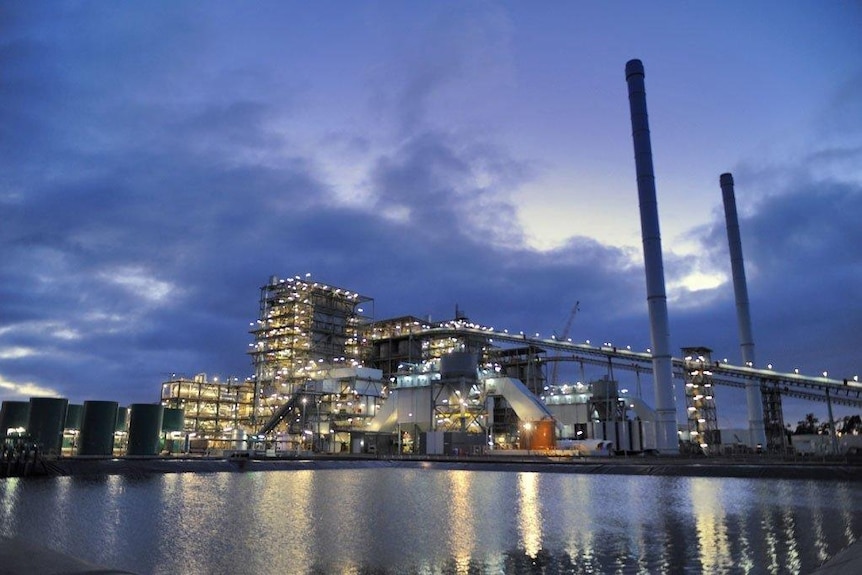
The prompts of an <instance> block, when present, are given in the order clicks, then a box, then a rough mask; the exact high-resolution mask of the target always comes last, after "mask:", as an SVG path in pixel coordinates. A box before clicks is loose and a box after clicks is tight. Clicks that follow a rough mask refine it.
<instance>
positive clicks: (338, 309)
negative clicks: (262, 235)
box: [249, 276, 373, 426]
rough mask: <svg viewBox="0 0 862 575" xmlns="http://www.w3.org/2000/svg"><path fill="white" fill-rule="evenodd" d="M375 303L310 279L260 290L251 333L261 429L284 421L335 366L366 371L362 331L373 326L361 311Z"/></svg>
mask: <svg viewBox="0 0 862 575" xmlns="http://www.w3.org/2000/svg"><path fill="white" fill-rule="evenodd" d="M372 301H373V300H372V299H371V298H368V297H365V296H362V295H360V294H358V293H356V292H353V291H351V290H347V289H344V288H338V287H334V286H329V285H326V284H322V283H319V282H313V281H311V280H310V279H309V276H306V278H305V279H303V278H300V276H294V277H293V278H287V279H279V278H277V277H275V276H273V277H272V278H270V281H269V283H268V284H266V285H265V286H263V287H261V288H260V311H259V316H258V319H257V322H256V323H253V324H252V330H251V333H252V334H253V335H254V338H255V341H254V343H251V344H249V346H250V347H251V350H250V351H249V354H250V355H251V356H252V360H253V363H254V382H255V388H256V389H255V400H256V405H255V409H254V423H255V424H256V425H257V426H260V425H263V424H268V422H270V421H272V419H273V418H275V417H277V416H278V415H279V414H280V413H281V414H282V415H283V413H282V412H284V411H285V406H287V405H292V404H295V403H296V401H297V399H298V397H299V395H300V394H302V393H303V392H305V391H306V390H307V386H306V384H307V383H308V382H309V381H313V380H320V379H323V378H324V377H325V373H326V372H328V370H330V369H332V368H333V367H334V366H347V367H356V366H359V365H360V362H361V359H362V355H363V352H362V350H363V346H364V338H362V337H361V335H360V329H361V327H362V326H363V325H365V324H366V323H368V321H369V320H370V317H369V316H366V315H364V309H363V308H362V307H361V306H363V305H366V304H368V303H369V302H372ZM282 420H283V418H282Z"/></svg>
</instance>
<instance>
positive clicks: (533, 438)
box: [521, 419, 557, 450]
mask: <svg viewBox="0 0 862 575" xmlns="http://www.w3.org/2000/svg"><path fill="white" fill-rule="evenodd" d="M521 439H522V441H521V449H529V450H534V449H554V447H556V445H557V437H556V427H555V425H554V420H553V419H542V420H539V421H529V422H527V423H525V424H524V433H523V435H521Z"/></svg>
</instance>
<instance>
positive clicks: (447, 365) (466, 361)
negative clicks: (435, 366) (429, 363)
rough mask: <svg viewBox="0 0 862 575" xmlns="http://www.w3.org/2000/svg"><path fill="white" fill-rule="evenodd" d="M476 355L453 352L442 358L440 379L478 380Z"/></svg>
mask: <svg viewBox="0 0 862 575" xmlns="http://www.w3.org/2000/svg"><path fill="white" fill-rule="evenodd" d="M476 366H477V362H476V355H475V354H472V353H469V352H466V351H453V352H452V353H450V354H448V355H444V356H443V357H442V358H440V377H442V378H443V379H450V378H455V377H467V378H470V379H475V378H476Z"/></svg>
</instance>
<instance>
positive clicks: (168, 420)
mask: <svg viewBox="0 0 862 575" xmlns="http://www.w3.org/2000/svg"><path fill="white" fill-rule="evenodd" d="M185 423H186V412H185V411H184V410H182V409H180V408H178V407H166V408H165V414H164V417H163V418H162V433H170V432H172V431H182V430H183V427H184V426H185Z"/></svg>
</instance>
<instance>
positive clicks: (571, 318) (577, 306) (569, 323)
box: [551, 301, 581, 385]
mask: <svg viewBox="0 0 862 575" xmlns="http://www.w3.org/2000/svg"><path fill="white" fill-rule="evenodd" d="M580 309H581V302H580V301H576V302H575V305H573V306H572V311H571V312H570V313H569V319H568V320H567V321H566V326H565V327H564V328H563V333H562V334H561V335H559V336H557V335H556V334H554V337H555V339H558V340H560V341H566V338H568V337H569V331H571V329H572V322H573V321H575V316H576V315H577V314H578V311H580ZM559 365H560V362H559V361H555V362H554V367H553V369H552V370H551V385H557V366H559Z"/></svg>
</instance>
